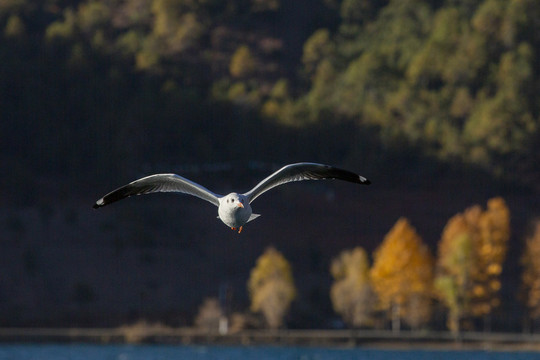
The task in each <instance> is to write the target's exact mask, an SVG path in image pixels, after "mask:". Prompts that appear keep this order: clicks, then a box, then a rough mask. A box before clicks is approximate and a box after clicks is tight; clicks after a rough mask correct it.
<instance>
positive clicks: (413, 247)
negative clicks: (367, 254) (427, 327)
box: [370, 218, 433, 331]
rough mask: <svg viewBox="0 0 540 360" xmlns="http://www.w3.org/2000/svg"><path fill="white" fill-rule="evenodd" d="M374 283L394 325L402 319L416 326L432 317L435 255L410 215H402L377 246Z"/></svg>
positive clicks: (382, 306) (372, 280) (384, 308)
mask: <svg viewBox="0 0 540 360" xmlns="http://www.w3.org/2000/svg"><path fill="white" fill-rule="evenodd" d="M373 259H374V262H373V267H372V269H371V271H370V278H371V283H372V287H373V289H374V290H375V293H376V294H377V295H378V297H379V301H380V305H381V308H382V309H383V310H387V311H390V313H391V318H392V329H393V330H394V331H399V329H400V327H401V319H404V320H405V321H406V322H407V323H409V325H411V326H412V327H418V326H420V325H421V324H423V323H426V322H427V321H429V318H430V315H431V313H430V308H431V306H430V305H431V303H430V300H431V297H432V293H433V289H432V287H433V257H432V255H431V254H430V252H429V249H428V248H427V246H426V245H425V244H423V243H422V239H421V238H420V236H419V235H418V234H417V233H416V230H415V229H414V228H413V227H412V226H411V225H410V223H409V221H408V220H407V219H406V218H400V219H399V220H398V221H397V222H396V224H395V225H394V227H393V228H392V229H391V230H390V232H389V233H388V234H387V235H386V236H385V238H384V240H383V242H382V244H381V245H380V246H379V247H378V248H377V249H376V250H375V253H374V256H373Z"/></svg>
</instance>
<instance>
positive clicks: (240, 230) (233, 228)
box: [231, 226, 242, 234]
mask: <svg viewBox="0 0 540 360" xmlns="http://www.w3.org/2000/svg"><path fill="white" fill-rule="evenodd" d="M231 229H232V230H238V233H239V234H240V233H241V232H242V226H240V227H239V228H235V227H232V228H231Z"/></svg>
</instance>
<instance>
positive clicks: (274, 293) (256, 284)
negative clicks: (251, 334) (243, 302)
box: [248, 247, 296, 329]
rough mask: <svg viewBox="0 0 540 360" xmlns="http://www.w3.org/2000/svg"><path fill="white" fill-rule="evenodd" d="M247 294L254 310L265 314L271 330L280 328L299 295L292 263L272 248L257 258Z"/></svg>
mask: <svg viewBox="0 0 540 360" xmlns="http://www.w3.org/2000/svg"><path fill="white" fill-rule="evenodd" d="M248 292H249V297H250V299H251V310H252V311H254V312H262V314H263V315H264V317H265V319H266V322H267V323H268V326H269V327H270V328H272V329H277V328H279V327H280V326H281V325H282V324H283V318H284V317H285V314H286V313H287V311H288V310H289V307H290V305H291V302H292V301H293V300H294V298H295V296H296V288H295V286H294V280H293V275H292V270H291V266H290V264H289V262H288V261H287V260H286V259H285V257H284V256H283V255H282V254H281V253H280V252H279V251H277V250H276V249H275V248H273V247H269V248H268V249H266V251H265V252H264V253H263V254H262V255H261V256H260V257H259V258H258V259H257V263H256V265H255V267H254V268H253V269H252V270H251V274H250V277H249V281H248Z"/></svg>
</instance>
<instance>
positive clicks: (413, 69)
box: [0, 0, 540, 185]
mask: <svg viewBox="0 0 540 360" xmlns="http://www.w3.org/2000/svg"><path fill="white" fill-rule="evenodd" d="M538 18H540V4H539V3H538V2H537V1H533V0H520V1H518V0H515V1H504V0H447V1H422V0H406V1H368V0H343V1H339V0H326V1H322V0H320V1H295V2H294V3H290V2H286V1H279V0H251V1H250V0H235V1H227V2H223V1H216V0H205V1H192V0H154V1H145V0H125V1H120V0H109V1H105V0H103V1H99V0H92V1H60V0H48V1H30V0H9V1H3V2H2V3H1V4H0V28H1V29H2V38H3V39H2V43H1V47H0V54H1V55H0V56H1V62H2V67H1V69H2V71H1V74H0V76H1V86H2V96H1V98H0V101H1V104H0V105H1V106H0V109H1V110H0V111H1V117H2V125H1V126H2V133H3V134H4V135H8V136H6V137H5V141H2V145H1V146H2V154H3V155H2V156H3V162H4V163H5V164H8V165H9V166H10V167H12V168H13V169H14V171H18V172H21V173H22V175H24V174H25V171H27V170H26V168H29V167H32V168H36V170H40V171H43V172H52V173H53V174H57V173H62V174H63V175H65V176H66V175H67V174H66V173H67V172H69V171H68V169H77V172H78V173H79V172H81V171H82V172H83V173H85V171H88V168H93V167H98V168H101V169H104V168H105V169H111V168H113V167H114V168H115V170H121V169H117V168H116V166H117V165H116V164H112V163H111V161H112V160H113V159H114V160H116V159H123V160H124V162H125V163H126V164H128V166H129V167H131V166H132V165H133V164H132V163H133V162H135V161H139V162H140V161H145V162H150V163H155V162H157V161H162V162H167V161H169V159H170V161H172V159H175V160H174V161H175V162H197V161H201V160H204V161H209V160H216V158H220V159H231V158H239V157H243V156H245V155H244V152H245V149H246V148H247V147H251V146H253V143H256V144H257V146H255V147H254V148H253V149H252V153H251V154H250V156H248V157H250V158H265V157H268V156H272V155H273V156H274V158H279V157H280V156H279V154H275V152H277V151H283V153H285V154H291V153H292V154H297V155H300V156H302V155H304V154H306V156H307V155H315V156H317V157H321V158H325V157H328V158H331V159H335V158H338V160H339V161H340V162H343V161H345V162H356V161H362V162H365V161H363V160H364V159H367V160H369V161H370V162H371V163H374V162H375V160H377V161H383V160H384V158H387V157H388V156H387V155H388V154H392V153H401V152H402V151H403V150H405V149H407V150H408V151H412V152H413V153H415V154H417V155H422V156H428V157H432V156H434V157H436V158H438V159H441V160H443V161H445V162H450V163H467V164H473V165H475V166H480V167H483V168H485V169H487V170H488V171H489V172H491V173H492V174H495V175H497V176H499V175H502V176H504V177H506V178H510V179H512V180H517V181H518V182H522V183H527V184H528V185H531V184H536V183H538V172H537V170H536V169H535V167H536V164H537V163H538V161H539V158H538V155H537V154H538V152H539V151H538V150H539V142H540V141H539V135H538V134H539V132H540V128H539V125H538V124H539V105H538V101H537V100H536V98H537V93H538V90H539V74H538V69H540V66H539V65H540V64H539V63H538V61H539V60H538V59H539V56H538V51H539V49H540V39H539V35H538V34H540V29H539V28H540V23H539V22H538V20H537V19H538ZM259 126H263V127H268V130H270V129H273V130H272V131H265V132H262V133H261V132H257V131H255V132H250V131H248V132H243V133H242V134H241V135H242V136H239V135H240V134H236V135H235V128H239V127H245V128H247V129H257V128H258V127H259ZM283 126H285V128H284V127H283ZM287 127H290V128H289V129H287ZM291 128H292V129H291ZM324 129H329V132H330V133H333V132H334V131H336V130H338V129H341V132H342V133H345V134H347V135H348V136H349V138H348V139H347V140H353V143H354V144H345V142H342V143H340V142H339V141H334V140H330V141H328V143H329V145H328V146H329V147H330V149H321V148H320V147H319V146H318V144H320V140H322V141H324V139H323V138H322V137H321V138H320V139H316V140H311V139H314V137H313V136H311V137H305V139H304V140H305V142H301V143H300V145H301V146H299V147H301V148H300V149H298V148H294V147H293V148H291V149H278V150H275V149H272V148H271V146H272V143H273V139H272V135H274V136H283V135H284V133H285V134H291V136H293V137H294V136H300V137H301V135H298V133H299V132H304V131H305V132H310V131H311V132H312V133H315V134H318V133H320V131H321V130H322V131H324ZM351 131H352V132H354V134H351ZM246 134H249V136H246ZM338 135H341V134H338ZM232 138H235V140H234V141H229V140H228V139H232ZM310 140H311V141H310ZM155 144H159V146H156V145H155ZM178 144H181V147H182V149H183V151H179V150H178ZM269 148H270V150H269ZM328 152H330V154H331V155H328V156H325V155H324V154H326V153H328ZM370 152H377V154H372V153H371V154H370ZM269 154H272V155H269ZM81 158H84V159H85V164H84V168H86V170H85V169H79V167H80V166H81V163H80V161H79V159H81ZM82 175H83V174H81V176H82ZM85 175H87V174H85ZM3 181H4V182H5V181H8V180H6V179H4V180H3ZM7 185H13V184H7Z"/></svg>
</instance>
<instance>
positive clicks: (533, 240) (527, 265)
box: [521, 220, 540, 320]
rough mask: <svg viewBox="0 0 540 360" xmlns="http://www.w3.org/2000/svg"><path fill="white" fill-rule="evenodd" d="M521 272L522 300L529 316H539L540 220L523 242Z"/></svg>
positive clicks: (535, 317)
mask: <svg viewBox="0 0 540 360" xmlns="http://www.w3.org/2000/svg"><path fill="white" fill-rule="evenodd" d="M521 263H522V265H523V274H522V276H521V279H522V282H523V287H524V290H525V293H524V299H523V300H524V301H525V304H526V305H527V308H528V309H529V317H530V318H531V319H533V320H536V319H538V318H540V220H537V221H536V223H535V226H534V231H533V232H532V234H531V236H529V237H528V238H527V240H526V242H525V251H524V253H523V257H522V258H521Z"/></svg>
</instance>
